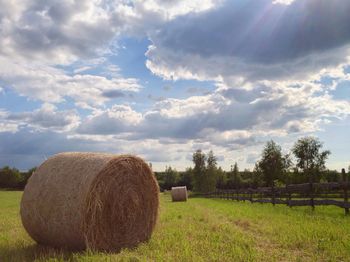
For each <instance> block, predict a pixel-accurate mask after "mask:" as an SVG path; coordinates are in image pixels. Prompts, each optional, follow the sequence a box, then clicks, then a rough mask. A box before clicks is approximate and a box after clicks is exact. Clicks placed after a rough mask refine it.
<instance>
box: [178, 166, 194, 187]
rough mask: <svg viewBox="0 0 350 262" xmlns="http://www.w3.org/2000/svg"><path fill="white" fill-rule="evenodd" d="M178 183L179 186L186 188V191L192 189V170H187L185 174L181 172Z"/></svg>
mask: <svg viewBox="0 0 350 262" xmlns="http://www.w3.org/2000/svg"><path fill="white" fill-rule="evenodd" d="M179 175H180V177H179V181H178V183H177V184H178V185H179V186H186V187H187V189H188V190H192V189H193V169H192V168H191V167H190V168H187V169H186V171H185V172H181V173H180V174H179Z"/></svg>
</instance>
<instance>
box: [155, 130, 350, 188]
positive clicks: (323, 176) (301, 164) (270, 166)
mask: <svg viewBox="0 0 350 262" xmlns="http://www.w3.org/2000/svg"><path fill="white" fill-rule="evenodd" d="M322 148H323V143H322V142H320V140H319V139H318V138H315V137H304V138H300V139H299V140H298V141H297V142H295V144H294V146H293V147H292V149H291V151H290V152H289V153H287V154H283V152H282V148H281V146H280V145H278V144H277V143H276V142H275V141H273V140H271V141H268V142H267V143H266V144H265V146H264V148H263V150H262V152H261V157H260V159H259V160H258V161H257V162H256V164H255V167H254V170H252V171H250V170H247V169H246V170H243V171H240V170H239V168H238V165H237V163H234V164H233V165H232V166H231V170H230V171H224V170H222V168H221V167H219V166H218V164H217V157H216V156H215V155H214V153H213V151H209V152H208V153H207V154H205V153H204V152H202V150H200V149H199V150H197V151H196V152H194V153H193V156H192V161H193V164H194V167H190V168H187V169H186V171H185V172H178V171H176V170H175V169H173V168H171V167H170V166H169V167H166V169H165V171H164V172H156V176H157V179H158V182H159V185H160V188H161V190H169V189H171V187H172V186H178V185H185V186H187V188H188V189H190V190H194V191H196V192H211V191H215V190H216V189H234V188H247V187H252V188H257V187H262V186H270V187H273V186H282V185H286V184H300V183H308V182H338V181H340V180H341V179H342V178H341V173H339V172H338V171H336V170H329V169H327V168H326V160H327V159H328V157H329V155H330V154H331V152H330V151H329V150H322ZM349 173H350V167H349ZM349 173H348V175H349Z"/></svg>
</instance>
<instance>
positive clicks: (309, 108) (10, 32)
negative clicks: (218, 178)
mask: <svg viewBox="0 0 350 262" xmlns="http://www.w3.org/2000/svg"><path fill="white" fill-rule="evenodd" d="M349 14H350V1H349V0H332V1H329V0H294V1H293V0H231V1H224V0H192V1H186V0H145V1H138V0H79V1H74V0H57V1H56V0H50V1H47V0H27V1H20V0H13V1H7V0H0V166H5V165H9V166H14V167H17V168H19V169H21V170H25V169H28V168H31V167H33V166H37V165H39V164H40V163H42V162H43V161H44V160H45V159H47V158H48V157H50V156H51V155H53V154H56V153H59V152H64V151H94V152H110V153H115V154H125V153H130V154H137V155H139V156H141V157H143V158H144V159H145V160H146V161H147V162H152V165H153V168H154V169H155V170H164V168H165V166H166V165H168V166H169V165H171V166H172V167H175V168H177V169H178V170H184V169H185V168H186V167H189V166H191V165H192V163H191V159H192V154H193V152H194V151H195V150H197V149H202V150H203V151H204V152H208V151H209V150H213V151H214V154H215V155H216V156H217V157H218V160H219V162H218V164H219V165H220V166H222V167H223V168H224V169H226V170H228V169H229V168H230V166H231V165H232V164H233V163H234V162H237V163H238V165H239V167H240V169H243V168H250V169H252V168H253V167H254V163H255V162H256V161H257V160H258V159H259V157H260V154H261V151H262V148H263V146H264V144H265V143H266V142H267V141H269V140H271V139H273V140H275V141H276V142H277V143H278V144H280V145H281V146H282V149H283V152H285V153H288V152H289V150H290V149H291V147H292V146H293V144H294V143H295V142H296V141H297V139H299V138H301V137H304V136H317V137H319V139H320V140H321V141H322V142H323V143H324V149H329V150H331V152H332V154H331V156H330V158H329V160H328V162H327V166H328V167H329V168H330V169H337V170H340V169H341V168H346V167H347V166H349V164H350V136H349V134H350V26H349V25H350V16H349Z"/></svg>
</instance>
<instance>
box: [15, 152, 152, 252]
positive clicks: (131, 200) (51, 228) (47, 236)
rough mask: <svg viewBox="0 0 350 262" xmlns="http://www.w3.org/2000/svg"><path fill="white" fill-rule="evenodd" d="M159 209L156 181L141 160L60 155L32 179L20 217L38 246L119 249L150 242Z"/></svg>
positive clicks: (43, 166)
mask: <svg viewBox="0 0 350 262" xmlns="http://www.w3.org/2000/svg"><path fill="white" fill-rule="evenodd" d="M158 207H159V188H158V183H157V181H156V179H155V177H154V175H153V173H152V171H151V169H150V168H149V166H148V165H147V164H146V163H145V162H144V161H143V160H142V159H141V158H138V157H135V156H131V155H120V156H116V155H111V154H100V153H61V154H58V155H55V156H53V157H51V158H50V159H48V160H47V161H45V162H44V163H43V164H42V165H41V166H40V167H39V168H38V169H37V170H36V171H35V173H34V174H33V175H32V176H31V178H30V179H29V181H28V184H27V185H26V187H25V189H24V193H23V197H22V201H21V210H20V214H21V218H22V223H23V226H24V228H25V229H26V230H27V232H28V233H29V235H30V236H31V237H32V238H33V239H34V240H35V241H36V242H38V243H40V244H44V245H50V246H54V247H59V248H68V249H71V250H82V249H86V248H90V249H93V250H101V251H119V250H120V249H121V248H130V247H135V246H136V245H137V244H139V243H140V242H144V241H147V240H148V239H149V238H150V236H151V234H152V231H153V229H154V227H155V224H156V220H157V216H158Z"/></svg>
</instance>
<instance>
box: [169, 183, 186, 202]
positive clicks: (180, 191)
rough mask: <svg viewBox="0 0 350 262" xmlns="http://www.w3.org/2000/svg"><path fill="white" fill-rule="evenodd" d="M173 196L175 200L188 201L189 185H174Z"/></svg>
mask: <svg viewBox="0 0 350 262" xmlns="http://www.w3.org/2000/svg"><path fill="white" fill-rule="evenodd" d="M171 198H172V200H173V201H187V187H186V186H178V187H172V188H171Z"/></svg>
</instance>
